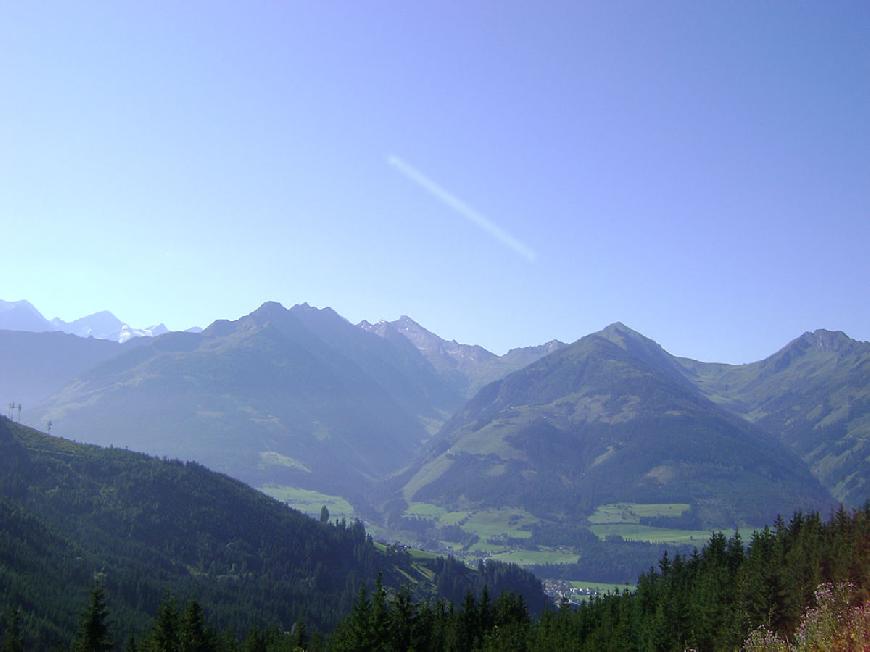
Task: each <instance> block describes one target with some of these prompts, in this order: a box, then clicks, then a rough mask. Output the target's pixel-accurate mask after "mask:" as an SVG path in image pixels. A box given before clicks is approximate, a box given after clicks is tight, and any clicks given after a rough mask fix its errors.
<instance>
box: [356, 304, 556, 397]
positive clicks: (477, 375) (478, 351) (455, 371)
mask: <svg viewBox="0 0 870 652" xmlns="http://www.w3.org/2000/svg"><path fill="white" fill-rule="evenodd" d="M358 325H359V327H360V328H362V329H363V330H367V331H370V332H372V333H377V334H378V335H380V336H381V337H384V338H389V339H391V340H396V339H398V338H400V337H401V338H405V339H407V340H408V341H409V342H411V344H413V345H414V346H415V347H416V348H417V350H418V351H420V353H422V354H423V356H424V357H425V358H426V360H428V361H429V363H430V364H431V365H432V367H434V368H435V370H436V371H437V372H438V373H439V374H440V375H441V376H442V378H444V380H445V382H447V383H448V384H449V385H450V386H451V387H453V388H454V390H455V391H456V392H458V393H460V394H462V395H463V396H465V397H466V398H470V397H471V396H473V395H474V394H475V393H476V392H477V391H478V390H479V389H480V388H481V387H483V386H484V385H486V384H488V383H491V382H492V381H494V380H498V379H499V378H502V377H504V376H506V375H507V374H509V373H510V372H512V371H516V370H517V369H521V368H522V367H525V366H526V365H528V364H531V363H532V362H534V361H535V360H538V359H539V358H542V357H543V356H545V355H547V354H549V353H552V352H553V351H556V350H558V349H559V348H561V347H563V346H564V344H563V343H562V342H559V341H558V340H552V341H550V342H547V343H546V344H542V345H540V346H530V347H523V348H517V349H511V350H510V351H508V352H507V353H506V354H505V355H503V356H498V355H496V354H495V353H491V352H490V351H487V350H486V349H485V348H483V347H482V346H477V345H470V344H460V343H458V342H457V341H456V340H453V341H449V342H448V341H447V340H444V339H442V338H441V337H439V336H438V335H436V334H435V333H432V332H431V331H428V330H426V329H425V328H423V327H422V326H421V325H420V324H418V323H417V322H415V321H414V320H413V319H411V318H410V317H408V316H406V315H403V316H401V317H400V318H399V319H397V320H396V321H392V322H387V321H380V322H378V323H376V324H370V323H369V322H367V321H362V322H360V323H359V324H358Z"/></svg>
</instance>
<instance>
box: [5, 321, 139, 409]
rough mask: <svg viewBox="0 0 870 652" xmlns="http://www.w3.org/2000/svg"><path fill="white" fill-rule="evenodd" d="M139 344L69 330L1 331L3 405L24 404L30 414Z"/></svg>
mask: <svg viewBox="0 0 870 652" xmlns="http://www.w3.org/2000/svg"><path fill="white" fill-rule="evenodd" d="M137 344H138V342H131V343H129V344H128V345H126V346H121V345H120V344H118V343H116V342H109V341H106V340H97V339H90V338H82V337H76V336H75V335H68V334H66V333H48V332H40V333H30V332H23V331H11V330H10V331H0V370H2V373H0V405H3V406H6V405H7V404H8V403H9V402H10V401H15V402H16V403H21V404H22V406H23V409H24V411H25V412H24V414H25V415H27V414H28V412H29V410H31V409H32V408H33V407H34V406H36V405H38V404H39V403H41V402H42V401H44V400H45V399H47V398H48V397H49V396H51V395H52V394H54V393H56V392H58V391H60V389H61V388H63V387H64V385H66V384H67V383H69V382H71V381H72V380H74V379H75V378H77V377H78V376H80V375H82V374H83V373H85V372H87V371H89V370H90V369H92V368H93V367H95V366H97V365H98V364H100V363H102V362H105V361H106V360H108V359H110V358H113V357H115V356H116V355H119V354H120V353H122V352H124V351H128V350H132V349H133V348H135V346H136V345H137ZM4 412H5V410H4ZM41 425H44V424H41Z"/></svg>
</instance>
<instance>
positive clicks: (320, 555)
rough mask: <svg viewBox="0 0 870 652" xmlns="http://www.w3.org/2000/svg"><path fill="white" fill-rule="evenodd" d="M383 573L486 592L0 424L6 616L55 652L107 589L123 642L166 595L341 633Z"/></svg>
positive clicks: (531, 584) (277, 515)
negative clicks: (96, 589)
mask: <svg viewBox="0 0 870 652" xmlns="http://www.w3.org/2000/svg"><path fill="white" fill-rule="evenodd" d="M492 570H493V572H495V571H496V570H497V569H496V568H495V567H493V569H492ZM505 571H507V572H503V573H501V577H502V578H503V579H505V580H506V581H505V582H502V585H501V586H500V587H496V586H492V587H491V588H493V589H495V590H502V589H504V588H508V587H510V588H512V589H515V590H520V591H524V592H525V593H526V595H527V599H529V600H530V601H532V603H534V604H541V601H542V600H543V596H542V594H541V592H540V585H539V584H538V583H537V582H536V581H535V580H534V579H533V578H532V577H531V576H530V575H528V574H525V573H522V572H521V571H519V570H518V569H508V568H507V567H505ZM378 573H383V575H384V581H385V584H386V585H387V586H391V587H394V588H396V587H399V586H400V585H410V586H411V587H412V589H414V591H415V592H416V593H417V595H418V596H420V597H424V596H427V595H428V596H432V595H435V594H436V591H437V587H438V586H442V587H444V588H445V589H449V590H450V591H452V593H456V592H457V591H459V592H460V593H461V592H462V591H463V590H465V589H478V588H479V579H480V578H478V577H477V576H476V575H475V574H474V573H473V572H472V571H470V570H469V569H466V568H464V567H461V566H459V565H458V564H453V565H449V564H445V563H444V561H443V560H415V559H412V558H411V557H410V556H409V555H408V554H407V553H405V552H403V551H400V550H391V549H386V550H379V549H378V548H377V547H375V546H374V545H373V544H372V543H371V540H370V539H367V537H366V534H365V531H364V530H363V528H362V526H360V525H353V526H348V527H345V526H344V525H328V524H322V523H319V522H316V521H314V520H312V519H310V518H308V517H306V516H303V515H302V514H300V513H298V512H295V511H294V510H291V509H289V508H287V507H285V506H284V505H282V504H280V503H279V502H277V501H275V500H273V499H271V498H269V497H267V496H265V495H263V494H261V493H259V492H257V491H255V490H253V489H251V488H249V487H247V486H245V485H243V484H242V483H240V482H238V481H236V480H232V479H230V478H228V477H226V476H224V475H220V474H217V473H214V472H211V471H209V470H207V469H206V468H204V467H202V466H200V465H198V464H192V463H187V464H184V463H181V462H171V461H161V460H158V459H154V458H149V457H147V456H145V455H142V454H138V453H131V452H128V451H123V450H117V449H114V450H112V449H103V448H99V447H96V446H87V445H80V444H74V443H72V442H69V441H67V440H64V439H59V438H56V437H51V436H48V435H45V434H42V433H39V432H37V431H34V430H31V429H29V428H25V427H23V426H20V425H18V424H13V423H12V422H10V421H9V420H8V419H5V418H0V606H2V607H3V608H4V609H5V608H8V607H10V606H19V607H23V608H24V611H25V616H26V619H27V623H26V627H27V629H28V631H29V632H30V633H31V635H32V636H35V637H37V638H38V640H39V641H40V644H39V646H38V647H40V648H42V649H45V648H48V647H50V643H51V642H52V641H60V640H68V639H69V636H70V634H71V632H74V631H75V626H76V621H77V614H78V612H79V610H80V608H81V606H82V605H83V604H84V602H85V596H86V594H87V591H88V589H89V587H90V586H91V585H92V584H93V582H94V580H95V577H100V578H102V582H103V583H104V585H105V586H106V590H107V592H108V593H109V595H110V596H111V597H112V604H113V621H114V623H115V627H116V631H120V632H128V631H132V630H134V629H141V627H142V626H143V624H144V623H146V622H147V620H148V619H149V617H150V616H152V615H153V614H154V611H155V609H156V606H157V604H158V603H159V602H160V601H161V599H162V598H163V597H164V595H165V593H166V592H167V591H169V592H172V593H174V594H175V595H176V596H178V597H179V598H180V599H185V598H186V597H190V596H195V597H196V598H197V599H198V600H199V601H200V602H201V603H202V604H203V605H204V606H205V607H206V609H207V610H208V611H209V613H210V615H211V618H212V620H213V622H215V623H216V624H219V625H220V626H222V627H229V628H232V629H234V630H236V631H244V630H245V629H247V628H248V627H249V626H251V625H253V624H258V625H260V626H263V625H276V626H278V627H280V628H282V629H289V627H290V625H292V623H293V622H295V621H297V620H300V619H303V620H305V621H306V622H307V623H308V624H309V626H314V627H318V628H329V627H330V626H331V625H333V624H334V623H335V622H336V620H337V619H338V618H339V617H340V616H341V615H342V614H344V613H347V611H348V610H349V607H350V604H351V603H352V600H353V598H354V597H355V595H356V589H357V587H358V586H359V584H360V583H361V582H368V583H371V582H373V580H374V579H375V577H376V575H377V574H378ZM490 575H491V578H495V574H494V573H491V574H490ZM450 597H454V596H453V595H451V596H450Z"/></svg>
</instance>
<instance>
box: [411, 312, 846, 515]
mask: <svg viewBox="0 0 870 652" xmlns="http://www.w3.org/2000/svg"><path fill="white" fill-rule="evenodd" d="M402 479H403V481H404V485H403V487H402V495H403V497H404V499H405V500H406V501H407V502H408V503H411V502H415V501H422V502H426V503H434V504H437V505H441V506H444V507H446V508H453V509H468V508H472V507H480V506H498V507H501V506H514V507H519V508H522V509H524V510H526V511H527V512H529V513H531V514H534V515H535V516H537V517H540V518H544V519H548V520H553V521H556V522H565V521H566V520H567V521H568V522H570V521H572V520H573V521H574V522H576V521H577V520H578V519H582V518H583V517H585V516H588V515H589V514H590V513H591V512H592V511H593V510H594V509H595V508H596V507H597V506H599V505H603V504H609V503H617V502H641V503H680V504H683V503H685V504H690V505H692V506H693V508H694V509H695V510H696V511H697V513H698V516H699V518H700V521H701V523H702V524H703V525H704V526H730V525H733V524H735V523H762V522H765V521H766V520H772V519H773V518H775V517H776V515H777V513H790V512H791V511H792V510H794V509H797V508H803V509H825V508H827V507H828V506H829V505H830V504H831V503H832V501H831V499H830V496H829V495H828V493H827V492H826V491H825V490H824V489H823V488H822V487H821V486H820V485H819V483H818V482H817V481H816V480H815V479H814V478H813V477H812V476H811V475H810V474H809V472H808V471H807V470H806V469H805V468H804V466H803V464H802V463H801V461H800V460H799V459H798V458H797V457H796V456H794V455H792V454H791V453H789V452H788V451H787V450H786V449H785V447H784V446H783V445H782V444H781V443H779V442H778V441H777V440H775V439H774V438H771V437H770V436H768V435H767V433H765V432H763V431H761V430H759V429H758V428H756V427H754V426H752V425H751V424H749V423H747V422H746V421H744V420H742V419H739V418H737V417H735V416H732V415H731V414H729V413H728V412H727V411H725V410H723V409H722V408H721V407H718V406H717V405H715V404H714V403H712V402H711V401H710V400H708V399H707V398H705V397H704V396H702V395H701V393H700V392H699V391H697V389H696V388H695V387H694V386H693V385H692V383H690V382H689V381H688V380H687V379H686V378H685V376H684V374H683V371H682V368H681V366H680V365H679V364H678V363H677V362H676V361H675V360H674V359H673V358H672V357H671V356H670V355H669V354H668V353H667V352H665V351H664V350H663V349H661V347H659V346H658V345H657V344H655V342H652V341H651V340H648V339H647V338H644V337H643V336H641V335H639V334H638V333H635V332H634V331H632V330H630V329H628V328H626V327H625V326H623V325H622V324H614V325H612V326H610V327H608V328H606V329H605V330H603V331H601V332H600V333H595V334H593V335H589V336H587V337H584V338H582V339H581V340H578V341H577V342H575V343H574V344H572V345H570V346H568V347H566V348H564V349H561V350H559V351H557V352H555V353H553V354H551V355H549V356H546V357H544V358H542V359H541V360H538V361H537V362H535V363H533V364H531V365H530V366H528V367H526V368H524V369H521V370H520V371H517V372H514V373H512V374H510V375H509V376H507V377H506V378H504V379H503V380H501V381H498V382H495V383H492V384H490V385H488V386H486V387H485V388H484V389H483V390H481V391H480V392H479V393H478V395H477V396H476V397H475V398H474V399H472V400H471V401H470V402H469V403H468V404H467V405H466V406H465V407H464V408H463V409H462V410H460V411H459V412H458V413H457V414H456V415H455V416H454V418H453V419H451V420H450V421H449V422H448V423H447V424H446V425H445V427H444V429H443V430H442V432H441V433H440V434H439V436H438V438H437V444H436V445H435V446H434V447H433V449H432V450H431V452H430V454H429V456H428V457H427V458H426V459H424V460H423V461H421V462H420V463H419V464H418V465H417V466H415V467H414V469H413V470H412V471H411V472H409V473H408V474H406V475H405V476H404V477H403V478H402Z"/></svg>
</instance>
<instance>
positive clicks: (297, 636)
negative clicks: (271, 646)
mask: <svg viewBox="0 0 870 652" xmlns="http://www.w3.org/2000/svg"><path fill="white" fill-rule="evenodd" d="M307 645H308V632H307V631H306V630H305V622H304V621H302V620H300V621H298V622H297V623H296V624H295V625H293V630H292V638H291V639H290V647H291V649H292V650H294V652H295V651H296V650H304V649H305V648H306V646H307Z"/></svg>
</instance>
